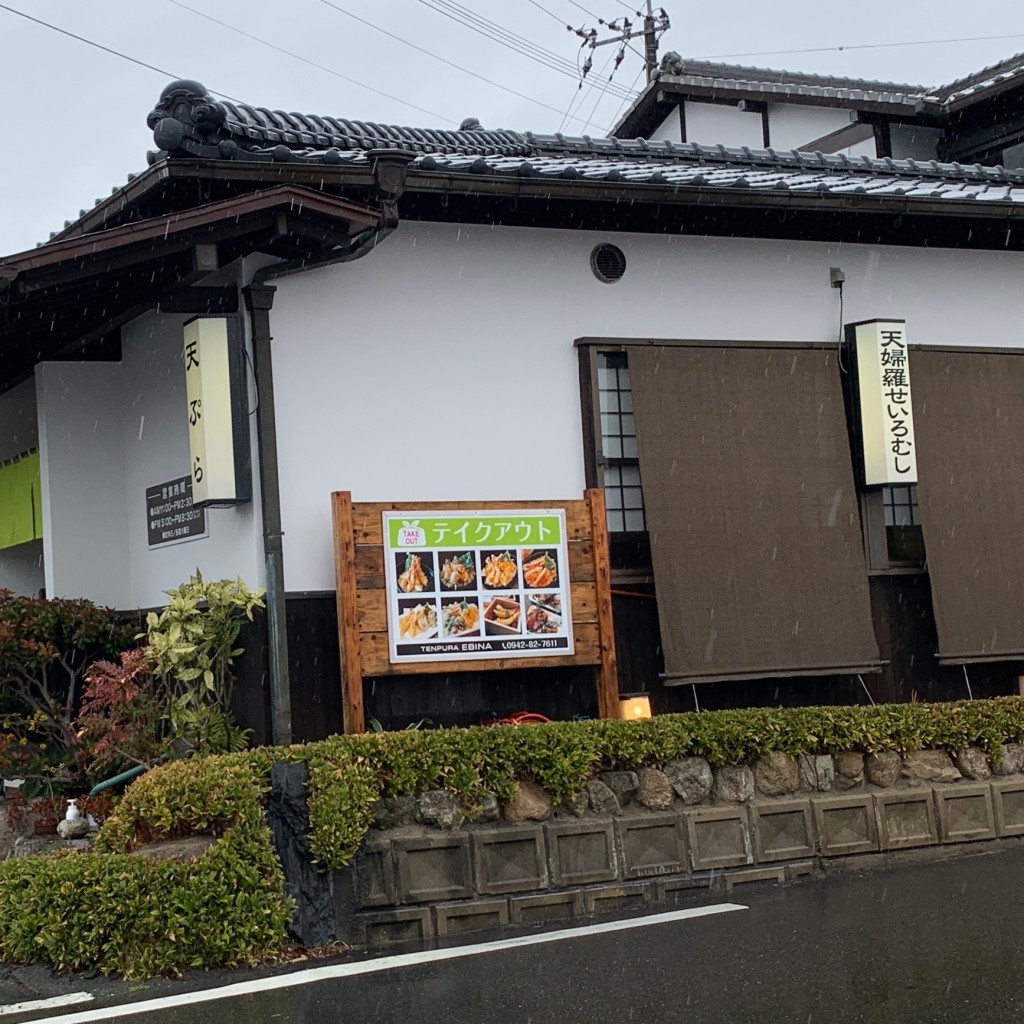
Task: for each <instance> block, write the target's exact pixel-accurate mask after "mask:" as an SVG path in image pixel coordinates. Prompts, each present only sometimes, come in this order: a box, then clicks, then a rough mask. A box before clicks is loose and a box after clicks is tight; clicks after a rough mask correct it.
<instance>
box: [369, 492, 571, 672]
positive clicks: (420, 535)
mask: <svg viewBox="0 0 1024 1024" xmlns="http://www.w3.org/2000/svg"><path fill="white" fill-rule="evenodd" d="M383 516H384V561H385V578H386V583H387V602H388V641H389V645H390V660H391V662H392V663H393V664H401V663H404V662H417V661H462V660H465V659H472V658H480V659H483V658H536V657H539V656H544V655H561V656H563V657H564V656H565V655H569V654H572V653H573V635H572V609H571V600H570V590H569V575H568V573H569V561H568V554H567V548H566V530H565V512H564V510H561V509H551V510H548V509H545V510H541V511H537V510H536V509H534V510H528V511H519V510H515V509H509V510H507V511H501V512H498V513H495V512H494V511H493V510H488V511H486V512H483V511H481V512H475V511H474V512H464V511H463V512H430V513H428V514H425V515H418V514H416V513H413V514H411V515H410V514H409V513H398V512H385V513H383Z"/></svg>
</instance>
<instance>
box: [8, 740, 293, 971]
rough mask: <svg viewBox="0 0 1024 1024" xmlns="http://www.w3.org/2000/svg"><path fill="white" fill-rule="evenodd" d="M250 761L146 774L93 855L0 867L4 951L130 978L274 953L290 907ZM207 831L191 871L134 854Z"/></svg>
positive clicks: (192, 764) (191, 764)
mask: <svg viewBox="0 0 1024 1024" xmlns="http://www.w3.org/2000/svg"><path fill="white" fill-rule="evenodd" d="M265 789H266V786H265V781H264V780H263V779H262V778H259V777H258V776H256V775H255V774H254V773H253V771H252V770H251V768H250V767H249V766H247V765H223V764H218V763H216V761H215V760H214V759H210V760H208V761H183V762H177V763H174V764H170V765H167V766H165V767H163V768H161V769H159V770H158V771H154V772H152V773H150V774H148V775H145V776H143V777H142V778H140V779H139V780H138V782H136V783H135V784H134V785H133V786H131V787H130V789H129V790H128V792H127V793H126V795H125V797H124V800H123V801H122V802H121V804H120V805H119V807H118V809H117V812H116V814H115V815H113V816H112V817H111V819H110V820H109V821H108V822H107V823H106V825H105V826H104V828H103V831H102V833H101V835H100V836H99V838H98V840H97V843H96V852H90V853H88V854H76V853H68V854H62V855H58V856H55V857H26V858H23V859H17V860H9V861H6V862H4V863H3V864H2V865H0V955H2V957H3V958H4V959H6V960H11V961H15V962H22V963H27V962H33V961H39V960H44V961H48V962H50V963H52V964H54V965H55V966H56V967H58V968H60V969H63V970H81V969H85V968H98V969H99V970H101V971H103V972H105V973H110V972H113V971H119V972H121V973H123V974H124V975H126V976H127V977H151V976H154V975H159V974H179V973H181V972H182V971H184V970H185V969H187V968H190V967H214V966H235V965H239V964H244V963H252V962H254V961H255V960H257V959H258V958H259V957H261V956H264V955H266V954H267V953H269V952H271V951H273V950H276V949H279V948H280V947H281V945H282V944H283V942H284V935H285V933H284V926H285V922H286V920H287V918H288V915H289V913H290V909H291V908H290V905H289V902H288V900H287V899H286V898H285V896H284V878H283V875H282V873H281V867H280V864H279V863H278V860H277V856H276V855H275V853H274V849H273V846H272V843H271V838H270V830H269V829H268V828H267V825H266V822H265V821H264V816H263V809H262V806H261V799H262V796H263V793H264V791H265ZM196 832H206V833H212V834H213V835H215V836H217V837H218V841H217V842H216V843H215V844H214V845H213V846H212V847H211V848H210V849H209V850H208V851H207V853H205V854H204V855H203V856H202V857H200V858H199V859H198V860H195V861H192V862H190V863H175V862H170V861H165V862H151V861H148V860H144V859H142V858H139V857H129V856H127V853H128V852H129V850H131V849H132V848H134V847H135V846H137V845H139V844H140V843H141V842H145V841H147V840H150V839H164V838H175V837H179V836H184V835H190V834H193V833H196Z"/></svg>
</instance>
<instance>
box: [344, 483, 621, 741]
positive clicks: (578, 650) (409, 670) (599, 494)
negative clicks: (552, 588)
mask: <svg viewBox="0 0 1024 1024" xmlns="http://www.w3.org/2000/svg"><path fill="white" fill-rule="evenodd" d="M331 507H332V510H333V514H334V557H335V572H336V579H337V595H338V643H339V646H340V649H341V702H342V713H343V718H344V722H343V726H344V731H345V732H346V733H361V732H365V731H366V714H365V710H364V707H363V679H364V678H371V679H372V678H374V677H377V676H390V675H410V674H413V673H415V674H422V675H431V674H449V673H452V672H470V671H472V672H481V671H491V670H495V669H518V668H523V669H527V668H554V667H556V666H564V665H584V666H593V668H594V684H595V686H596V688H597V707H598V714H599V715H600V717H601V718H617V717H618V714H619V684H618V670H617V665H616V659H615V631H614V628H613V625H612V594H611V568H610V562H609V553H608V527H607V522H606V519H605V506H604V491H603V490H601V489H600V488H592V489H590V490H587V491H586V492H585V493H584V497H583V499H582V500H574V501H517V502H497V501H476V502H472V501H434V502H410V503H405V502H402V503H389V502H383V503H381V502H359V503H353V501H352V494H351V492H350V491H335V492H334V493H333V494H332V495H331ZM511 508H514V509H534V508H536V509H552V508H560V509H565V524H566V533H567V546H568V552H569V583H570V593H571V601H572V625H573V634H574V637H575V650H574V652H573V653H572V654H569V655H563V656H558V655H549V656H544V657H538V658H493V659H482V660H481V659H478V660H463V661H438V662H417V663H412V664H404V665H395V664H392V663H391V661H390V660H389V651H390V645H389V643H388V622H387V600H388V594H387V590H386V589H385V586H386V585H385V579H384V535H383V525H382V524H383V515H382V514H383V513H384V512H402V513H416V512H430V511H452V512H457V511H461V510H472V509H478V510H481V511H488V510H494V511H500V510H502V509H511Z"/></svg>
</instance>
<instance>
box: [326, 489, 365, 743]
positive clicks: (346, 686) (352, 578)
mask: <svg viewBox="0 0 1024 1024" xmlns="http://www.w3.org/2000/svg"><path fill="white" fill-rule="evenodd" d="M331 508H332V511H333V514H334V569H335V574H336V577H337V588H338V647H339V649H340V652H341V709H342V727H343V729H344V731H345V733H346V734H351V733H361V732H366V714H365V711H364V709H363V674H362V670H361V668H360V665H359V620H358V618H357V615H356V539H355V528H354V527H353V525H352V492H351V491H335V492H334V493H333V494H332V495H331Z"/></svg>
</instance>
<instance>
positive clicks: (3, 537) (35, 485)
mask: <svg viewBox="0 0 1024 1024" xmlns="http://www.w3.org/2000/svg"><path fill="white" fill-rule="evenodd" d="M42 536H43V490H42V483H41V478H40V473H39V453H38V452H33V453H32V454H31V455H26V456H25V457H24V458H23V459H19V460H18V461H17V462H12V463H11V464H10V465H8V466H0V548H12V547H14V545H15V544H25V543H27V542H28V541H30V540H39V539H40V538H41V537H42Z"/></svg>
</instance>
